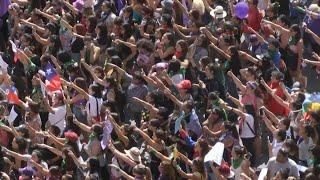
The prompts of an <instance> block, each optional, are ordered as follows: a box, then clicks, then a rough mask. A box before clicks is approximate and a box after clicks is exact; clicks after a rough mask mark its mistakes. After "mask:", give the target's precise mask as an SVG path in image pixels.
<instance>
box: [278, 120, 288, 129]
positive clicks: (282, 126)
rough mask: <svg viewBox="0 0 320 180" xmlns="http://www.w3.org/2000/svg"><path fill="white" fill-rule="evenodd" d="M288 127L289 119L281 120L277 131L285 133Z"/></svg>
mask: <svg viewBox="0 0 320 180" xmlns="http://www.w3.org/2000/svg"><path fill="white" fill-rule="evenodd" d="M289 127H290V119H289V118H282V119H281V120H280V123H279V129H281V130H285V131H287V130H288V129H289Z"/></svg>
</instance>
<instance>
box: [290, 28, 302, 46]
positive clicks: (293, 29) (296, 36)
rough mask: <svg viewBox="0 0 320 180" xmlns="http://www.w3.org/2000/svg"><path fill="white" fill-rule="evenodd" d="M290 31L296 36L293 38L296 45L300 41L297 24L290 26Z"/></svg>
mask: <svg viewBox="0 0 320 180" xmlns="http://www.w3.org/2000/svg"><path fill="white" fill-rule="evenodd" d="M291 30H292V31H293V32H295V33H296V34H295V35H294V36H293V37H294V38H295V40H296V43H298V42H299V41H300V39H301V31H300V27H299V25H298V24H294V25H292V26H291Z"/></svg>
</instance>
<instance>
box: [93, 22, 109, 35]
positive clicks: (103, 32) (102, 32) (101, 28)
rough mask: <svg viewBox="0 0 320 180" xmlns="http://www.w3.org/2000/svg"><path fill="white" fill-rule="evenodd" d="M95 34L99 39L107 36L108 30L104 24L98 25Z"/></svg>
mask: <svg viewBox="0 0 320 180" xmlns="http://www.w3.org/2000/svg"><path fill="white" fill-rule="evenodd" d="M95 32H96V34H97V35H98V36H100V37H106V36H107V35H108V29H107V26H106V25H104V24H98V25H97V27H96V29H95Z"/></svg>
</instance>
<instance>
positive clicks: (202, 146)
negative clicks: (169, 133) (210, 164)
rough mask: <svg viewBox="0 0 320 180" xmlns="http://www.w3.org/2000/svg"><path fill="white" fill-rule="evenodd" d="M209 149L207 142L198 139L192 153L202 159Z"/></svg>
mask: <svg viewBox="0 0 320 180" xmlns="http://www.w3.org/2000/svg"><path fill="white" fill-rule="evenodd" d="M209 150H210V147H209V144H208V142H207V141H206V140H205V139H202V138H200V139H198V141H197V143H196V145H195V147H194V151H195V152H198V153H199V154H200V157H202V158H204V156H205V155H206V154H207V153H208V152H209Z"/></svg>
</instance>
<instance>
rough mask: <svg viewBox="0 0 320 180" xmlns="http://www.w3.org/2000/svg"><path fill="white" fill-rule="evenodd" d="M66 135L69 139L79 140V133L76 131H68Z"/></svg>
mask: <svg viewBox="0 0 320 180" xmlns="http://www.w3.org/2000/svg"><path fill="white" fill-rule="evenodd" d="M64 137H65V138H67V139H68V140H69V141H72V142H76V141H77V140H78V135H77V134H76V133H75V132H72V131H68V132H65V133H64Z"/></svg>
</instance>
